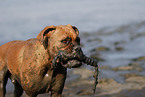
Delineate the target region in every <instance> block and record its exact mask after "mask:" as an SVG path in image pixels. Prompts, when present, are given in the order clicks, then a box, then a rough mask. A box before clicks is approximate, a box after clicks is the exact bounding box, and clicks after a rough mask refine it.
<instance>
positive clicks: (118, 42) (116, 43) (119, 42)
mask: <svg viewBox="0 0 145 97" xmlns="http://www.w3.org/2000/svg"><path fill="white" fill-rule="evenodd" d="M122 43H126V41H116V42H114V45H115V46H116V45H119V44H122Z"/></svg>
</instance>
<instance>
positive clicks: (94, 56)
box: [90, 54, 105, 61]
mask: <svg viewBox="0 0 145 97" xmlns="http://www.w3.org/2000/svg"><path fill="white" fill-rule="evenodd" d="M90 57H91V58H94V59H96V60H97V61H105V59H103V58H101V55H100V54H92V55H91V56H90Z"/></svg>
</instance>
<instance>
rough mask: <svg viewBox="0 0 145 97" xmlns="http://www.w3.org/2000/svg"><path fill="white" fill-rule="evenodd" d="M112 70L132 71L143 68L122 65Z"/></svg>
mask: <svg viewBox="0 0 145 97" xmlns="http://www.w3.org/2000/svg"><path fill="white" fill-rule="evenodd" d="M112 70H114V71H132V70H137V71H142V70H143V68H141V67H134V66H122V67H115V68H113V69H112Z"/></svg>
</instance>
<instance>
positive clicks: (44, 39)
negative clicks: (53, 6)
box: [37, 25, 56, 49]
mask: <svg viewBox="0 0 145 97" xmlns="http://www.w3.org/2000/svg"><path fill="white" fill-rule="evenodd" d="M55 30H56V27H55V26H53V25H52V26H47V27H45V28H44V29H43V30H42V31H41V32H40V33H39V34H38V36H37V38H38V40H39V41H40V42H41V44H43V45H44V47H45V49H46V48H47V46H48V38H49V37H50V35H51V34H52V32H54V31H55Z"/></svg>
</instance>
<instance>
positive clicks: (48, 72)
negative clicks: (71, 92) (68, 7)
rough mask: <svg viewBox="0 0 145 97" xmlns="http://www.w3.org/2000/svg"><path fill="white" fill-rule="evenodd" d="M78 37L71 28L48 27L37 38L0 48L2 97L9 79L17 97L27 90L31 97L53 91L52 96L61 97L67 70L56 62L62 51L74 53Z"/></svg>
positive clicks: (69, 26) (75, 29)
mask: <svg viewBox="0 0 145 97" xmlns="http://www.w3.org/2000/svg"><path fill="white" fill-rule="evenodd" d="M78 34H79V32H78V29H77V28H76V27H74V26H71V25H65V26H64V25H59V26H47V27H45V28H44V29H43V30H42V31H41V32H40V33H39V34H38V36H37V38H34V39H29V40H26V41H11V42H8V43H6V44H4V45H2V46H0V97H5V93H6V88H5V87H6V83H7V79H8V78H10V79H11V81H12V83H13V84H14V86H15V91H14V97H20V96H21V95H22V93H23V90H24V91H25V92H26V95H27V96H28V97H36V96H37V95H38V94H40V93H48V92H49V91H50V92H51V96H52V97H61V95H62V91H63V87H64V83H65V79H66V74H67V68H65V67H63V66H62V65H61V64H60V65H59V66H57V67H56V68H55V69H54V68H53V67H52V61H53V59H54V57H55V56H56V55H57V54H58V51H60V50H62V51H65V52H67V53H68V54H71V53H72V50H73V49H74V47H76V46H79V41H78V40H77V38H78ZM77 65H78V64H77Z"/></svg>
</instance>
